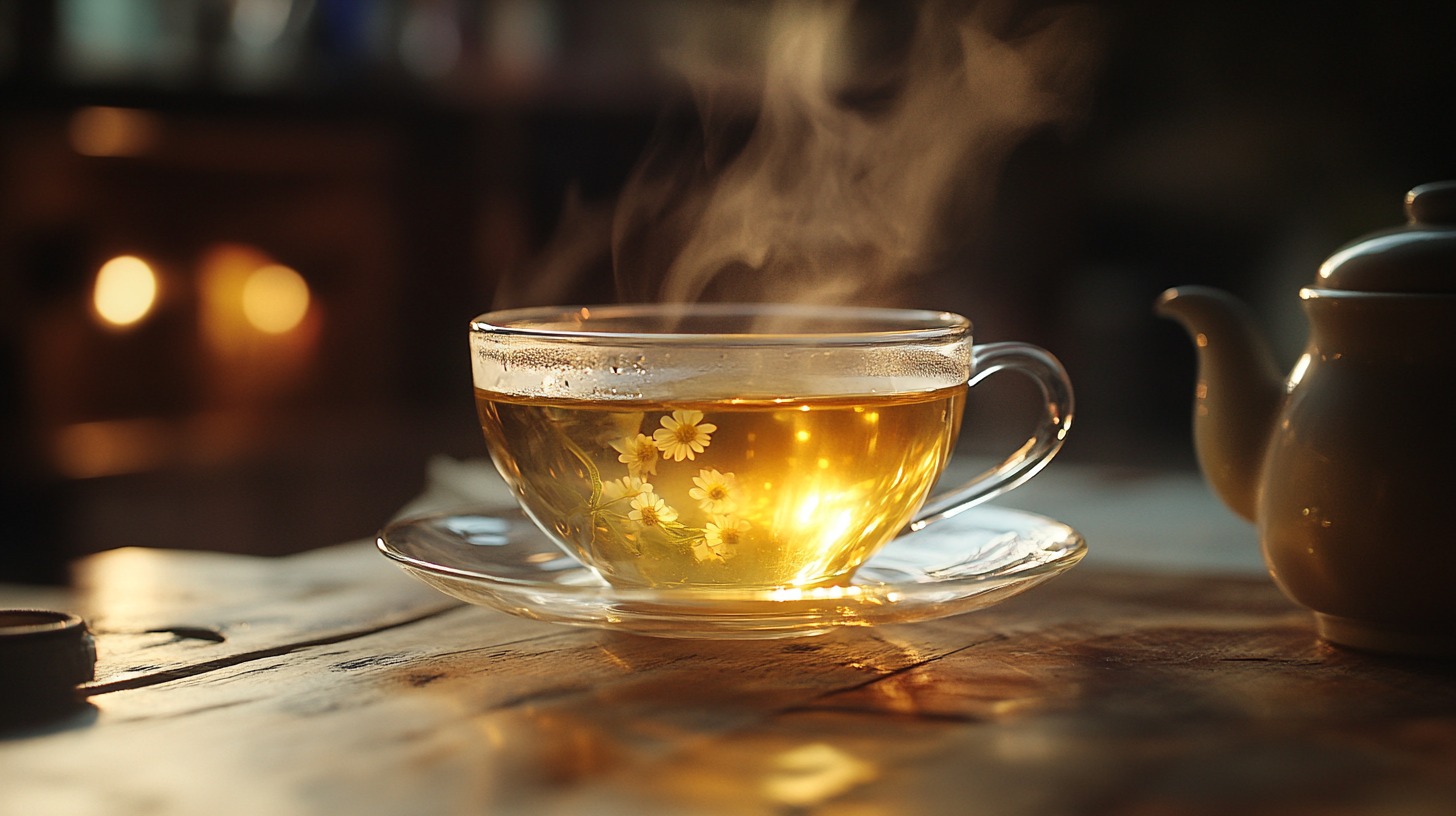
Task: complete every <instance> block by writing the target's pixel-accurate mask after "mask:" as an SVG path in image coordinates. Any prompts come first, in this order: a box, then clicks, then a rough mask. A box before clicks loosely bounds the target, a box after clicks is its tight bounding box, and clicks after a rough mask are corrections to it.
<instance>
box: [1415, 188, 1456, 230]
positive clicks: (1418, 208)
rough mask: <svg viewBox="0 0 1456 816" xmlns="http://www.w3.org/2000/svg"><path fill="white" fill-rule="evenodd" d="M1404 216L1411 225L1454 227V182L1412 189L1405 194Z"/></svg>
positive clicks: (1455, 214) (1455, 208)
mask: <svg viewBox="0 0 1456 816" xmlns="http://www.w3.org/2000/svg"><path fill="white" fill-rule="evenodd" d="M1405 214H1406V217H1407V218H1408V219H1410V222H1411V223H1412V224H1442V225H1448V224H1449V225H1456V181H1437V182H1432V183H1430V184H1422V185H1420V186H1419V187H1416V188H1414V189H1412V190H1411V191H1410V192H1409V193H1406V194H1405Z"/></svg>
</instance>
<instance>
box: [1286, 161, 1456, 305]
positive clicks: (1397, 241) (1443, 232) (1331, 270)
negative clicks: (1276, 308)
mask: <svg viewBox="0 0 1456 816" xmlns="http://www.w3.org/2000/svg"><path fill="white" fill-rule="evenodd" d="M1405 214H1406V218H1407V220H1408V223H1407V224H1406V225H1405V226H1403V227H1397V228H1395V229H1388V230H1381V231H1379V232H1375V233H1371V234H1370V235H1366V236H1364V237H1363V238H1358V239H1356V240H1355V241H1353V242H1351V243H1349V244H1346V245H1345V246H1343V247H1341V248H1340V249H1339V250H1338V251H1336V252H1335V254H1334V255H1331V256H1330V257H1329V259H1328V260H1326V261H1325V262H1324V264H1323V265H1322V266H1320V270H1319V276H1318V279H1317V280H1316V282H1315V284H1314V285H1315V288H1317V289H1338V290H1342V291H1346V292H1367V293H1381V292H1385V293H1396V294H1411V295H1417V294H1424V295H1436V294H1441V295H1446V294H1456V181H1437V182H1432V183H1430V184H1422V185H1420V186H1419V187H1416V188H1414V189H1412V190H1411V191H1410V192H1409V193H1406V195H1405Z"/></svg>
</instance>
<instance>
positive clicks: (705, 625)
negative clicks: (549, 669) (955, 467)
mask: <svg viewBox="0 0 1456 816" xmlns="http://www.w3.org/2000/svg"><path fill="white" fill-rule="evenodd" d="M378 544H379V549H380V551H381V552H383V553H384V554H385V555H386V556H388V557H389V558H391V559H393V560H394V561H396V562H397V563H398V564H399V565H400V566H401V567H403V568H404V570H405V571H406V572H408V573H410V574H411V575H413V576H415V577H416V578H419V579H420V580H422V581H424V582H425V583H427V584H429V585H430V586H432V587H434V588H436V589H438V590H440V591H441V592H444V593H445V594H447V595H452V596H454V597H456V598H459V599H460V600H463V601H467V602H469V603H473V604H480V605H482V606H489V607H494V608H496V609H500V610H502V611H505V612H509V613H511V614H513V615H519V616H521V617H526V618H533V619H536V620H543V621H552V622H555V623H566V624H572V625H576V626H594V627H599V628H603V629H614V630H617V631H624V632H634V633H637V634H641V635H653V636H657V637H677V638H718V639H744V638H783V637H797V636H802V635H815V634H822V633H824V632H827V631H829V630H830V629H832V628H834V627H836V626H879V625H884V624H890V623H912V622H915V621H926V620H934V619H936V618H945V617H949V616H951V615H959V614H961V613H963V612H970V611H972V610H976V609H983V608H985V607H988V606H991V605H992V604H995V603H998V602H1000V601H1003V600H1005V599H1007V598H1009V597H1011V596H1012V595H1016V594H1018V593H1020V592H1023V591H1025V590H1027V589H1030V588H1031V587H1033V586H1036V585H1037V584H1039V583H1041V582H1042V581H1045V580H1046V579H1048V578H1051V577H1052V576H1054V575H1057V574H1059V573H1061V572H1063V571H1065V570H1067V569H1069V568H1071V567H1072V566H1073V565H1074V564H1076V563H1077V562H1078V561H1080V560H1081V559H1082V556H1084V555H1086V553H1087V545H1086V542H1085V541H1084V540H1083V539H1082V536H1081V534H1080V533H1078V532H1077V531H1076V530H1073V529H1072V528H1071V527H1068V526H1067V525H1065V524H1062V523H1060V522H1057V521H1052V520H1051V519H1048V518H1044V517H1042V516H1037V515H1033V514H1031V513H1026V512H1022V511H1019V510H1012V509H1008V508H1003V507H992V506H982V507H976V508H972V509H970V510H968V511H966V512H964V513H961V514H960V515H958V516H955V517H954V518H950V519H946V520H944V521H941V522H939V523H937V524H935V525H933V526H931V527H928V528H926V529H924V530H921V531H920V532H917V533H912V534H909V535H905V536H901V537H900V538H897V539H895V540H894V541H892V542H890V543H889V544H887V545H886V546H885V547H884V548H883V549H881V550H880V552H878V553H877V554H876V555H875V557H874V558H872V559H870V560H869V561H868V562H866V563H865V564H864V565H863V566H861V567H860V569H859V571H858V572H856V573H855V574H854V576H853V577H852V578H851V579H849V581H848V582H847V583H846V584H845V585H843V586H832V587H820V588H816V589H779V590H752V591H750V590H731V589H725V590H713V591H710V592H701V591H697V590H694V591H691V592H685V591H682V590H670V589H668V590H662V589H619V588H616V587H613V586H610V585H609V584H607V583H606V582H605V581H603V580H602V579H601V577H600V576H599V575H598V574H597V573H596V572H595V571H594V570H591V569H589V568H587V567H585V566H582V564H581V563H580V562H578V561H576V560H575V559H573V558H571V557H570V556H568V555H566V554H565V553H564V552H563V551H562V550H561V549H559V548H558V547H557V546H556V545H555V544H553V543H552V542H551V541H550V540H549V539H547V538H546V536H545V535H544V534H543V533H541V532H540V530H538V529H537V528H536V526H535V525H534V524H532V523H531V521H530V520H529V519H527V518H526V517H525V516H524V515H523V514H522V513H520V511H518V510H514V509H513V510H509V511H489V512H481V513H478V514H477V513H454V514H448V515H434V516H424V517H419V518H412V519H404V520H401V521H397V522H394V523H392V524H390V525H389V526H387V527H385V528H384V530H383V531H381V532H380V534H379V541H378Z"/></svg>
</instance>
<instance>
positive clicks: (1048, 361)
mask: <svg viewBox="0 0 1456 816" xmlns="http://www.w3.org/2000/svg"><path fill="white" fill-rule="evenodd" d="M1002 370H1010V371H1019V372H1021V373H1022V374H1025V375H1026V376H1028V377H1030V378H1031V379H1032V380H1034V381H1035V382H1036V384H1037V386H1038V387H1039V388H1040V389H1041V393H1042V397H1043V398H1044V402H1045V404H1044V405H1043V409H1044V413H1043V415H1042V418H1041V419H1040V420H1039V424H1038V425H1037V426H1036V431H1035V432H1034V433H1033V434H1032V436H1031V438H1030V439H1028V440H1026V443H1025V444H1023V445H1022V446H1021V447H1020V448H1019V449H1017V451H1016V452H1015V453H1013V454H1011V456H1009V457H1007V458H1006V460H1005V461H1003V462H1002V463H1001V464H999V465H997V466H996V467H993V468H991V469H990V470H987V471H985V472H983V473H981V474H980V475H978V476H976V477H975V478H973V479H971V480H970V481H969V482H966V483H965V484H963V485H961V486H960V487H957V488H954V489H952V490H950V491H948V492H945V493H941V494H940V495H938V496H932V497H931V498H930V499H929V500H927V501H926V502H925V507H923V508H922V509H921V510H920V512H919V513H918V514H917V515H916V516H915V520H914V521H912V522H910V524H908V525H906V527H905V529H904V531H902V535H903V534H904V533H911V532H915V531H916V530H923V529H925V528H926V527H928V526H930V525H931V524H934V523H935V522H937V521H941V520H944V519H948V518H950V517H952V516H955V515H957V514H959V513H962V512H964V511H966V510H969V509H970V508H972V507H974V506H976V505H978V504H980V503H981V502H984V501H987V500H989V499H993V498H995V497H997V496H999V495H1001V494H1002V493H1005V492H1006V491H1008V490H1010V489H1011V488H1013V487H1016V486H1017V485H1019V484H1021V483H1022V482H1024V481H1026V480H1027V479H1030V478H1031V477H1032V476H1035V475H1036V472H1037V471H1039V470H1041V469H1042V468H1043V467H1045V466H1046V463H1047V462H1050V461H1051V458H1052V457H1053V456H1055V455H1056V453H1057V451H1058V450H1060V449H1061V447H1062V442H1064V441H1065V440H1066V438H1067V430H1068V429H1069V428H1071V427H1072V383H1071V381H1070V380H1069V379H1067V371H1066V369H1064V368H1062V364H1061V362H1060V361H1058V360H1057V358H1056V357H1053V356H1052V354H1051V352H1049V351H1047V350H1046V349H1043V348H1041V347H1039V346H1033V345H1031V344H1029V343H988V344H986V345H984V346H975V347H973V348H972V350H971V371H972V372H973V373H972V374H971V378H970V381H969V382H967V383H966V386H967V387H968V388H969V387H974V386H975V385H976V383H979V382H980V381H981V380H984V379H985V378H987V377H989V376H991V375H992V374H995V373H996V372H998V371H1002Z"/></svg>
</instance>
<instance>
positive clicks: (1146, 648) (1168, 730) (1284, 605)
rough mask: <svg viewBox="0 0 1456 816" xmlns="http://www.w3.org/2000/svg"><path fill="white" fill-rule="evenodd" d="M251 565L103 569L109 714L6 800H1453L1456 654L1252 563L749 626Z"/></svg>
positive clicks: (1444, 808)
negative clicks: (721, 628) (689, 637)
mask: <svg viewBox="0 0 1456 816" xmlns="http://www.w3.org/2000/svg"><path fill="white" fill-rule="evenodd" d="M366 556H367V557H366ZM138 558H141V559H145V560H144V562H135V563H133V562H132V561H131V559H138ZM235 558H236V557H227V556H219V557H207V558H192V557H191V554H175V553H167V554H163V553H138V552H133V553H130V554H121V555H117V556H114V557H110V558H103V559H97V560H94V561H93V562H91V563H89V564H88V565H87V575H88V579H87V581H88V583H87V586H88V587H89V588H88V589H86V590H84V591H83V593H82V595H81V596H80V597H79V598H78V599H77V601H78V603H81V604H83V605H84V606H86V607H87V608H88V609H89V610H90V611H91V612H92V613H94V614H96V615H97V622H98V629H99V630H100V634H99V636H98V640H99V641H100V643H101V644H102V646H103V652H104V653H105V654H106V657H105V659H104V663H103V671H102V673H101V676H100V678H99V680H98V683H97V685H96V687H95V688H94V689H93V692H94V693H93V696H92V697H91V701H92V703H93V705H94V708H93V709H92V710H90V711H88V712H85V713H83V714H80V715H78V716H77V717H76V718H75V719H73V720H71V721H69V722H66V723H61V724H57V725H56V726H54V727H52V728H49V729H46V730H44V731H43V732H30V733H25V734H18V735H10V736H9V738H7V739H0V814H7V816H8V814H22V813H24V814H29V813H97V814H101V813H105V814H123V815H125V814H142V813H146V814H183V813H204V812H205V813H211V814H232V813H239V814H241V813H272V814H312V813H322V812H349V813H353V814H396V813H481V812H490V813H530V814H537V813H548V814H549V813H573V814H574V813H593V814H614V813H621V814H634V816H640V815H641V814H644V813H704V812H706V813H728V814H739V813H741V814H776V813H844V814H872V813H873V814H881V813H884V814H898V813H906V814H911V813H913V814H922V813H932V814H934V813H947V814H950V813H955V814H960V813H998V814H1021V813H1025V814H1048V813H1098V814H1100V813H1127V814H1144V813H1150V814H1151V813H1157V814H1164V813H1167V814H1185V813H1186V814H1213V813H1231V812H1237V813H1242V814H1265V813H1268V814H1276V813H1277V814H1281V816H1287V815H1288V814H1315V813H1338V814H1389V813H1401V814H1407V813H1408V814H1427V813H1429V814H1442V816H1449V814H1450V813H1451V812H1453V803H1456V667H1453V666H1451V665H1449V664H1440V663H1421V662H1413V661H1396V660H1390V659H1382V658H1375V657H1369V656H1365V655H1361V654H1357V653H1352V652H1345V651H1339V650H1335V649H1332V648H1330V647H1328V646H1326V645H1323V644H1321V643H1319V642H1318V641H1316V639H1315V637H1314V634H1313V627H1312V622H1311V621H1310V619H1309V616H1308V615H1307V614H1306V613H1304V612H1303V611H1300V610H1298V609H1296V608H1294V607H1293V606H1291V605H1290V604H1289V603H1288V602H1287V601H1285V600H1284V599H1283V598H1282V596H1280V595H1279V594H1278V592H1277V591H1276V590H1275V589H1274V587H1273V586H1272V585H1271V584H1270V583H1269V582H1268V581H1267V580H1265V579H1262V578H1249V577H1217V576H1191V575H1170V574H1163V573H1138V572H1129V571H1110V570H1106V569H1095V568H1094V569H1082V568H1079V569H1078V570H1073V571H1072V572H1071V573H1069V574H1068V575H1066V576H1063V577H1061V578H1058V579H1056V580H1054V581H1052V582H1050V583H1048V584H1047V585H1045V586H1044V587H1041V588H1039V589H1037V590H1035V591H1033V592H1030V593H1027V594H1026V595H1023V596H1020V597H1018V598H1015V599H1013V600H1011V601H1009V602H1007V603H1005V604H1003V605H1001V606H998V607H995V608H993V609H989V610H985V611H982V612H978V613H974V614H970V615H965V616H961V617H959V618H953V619H948V620H943V621H938V622H934V623H929V624H920V625H915V626H902V627H887V628H883V629H878V630H871V631H862V630H844V631H837V632H834V633H832V634H829V635H825V636H822V637H817V638H808V639H800V640H786V641H765V642H741V643H735V642H702V641H699V642H695V641H670V640H655V639H649V638H641V637H636V636H631V635H621V634H615V633H610V632H600V631H595V630H577V629H570V628H565V627H559V626H553V625H550V624H543V623H538V622H532V621H527V620H521V619H517V618H513V617H510V616H507V615H504V614H501V613H496V612H493V611H490V610H486V609H480V608H475V607H465V606H456V605H453V604H452V603H451V602H449V601H444V602H443V603H442V600H441V598H440V596H436V595H435V594H434V593H432V592H429V591H428V590H424V589H423V588H422V587H418V586H417V585H416V584H415V582H413V581H411V580H410V579H408V578H406V577H405V576H403V575H402V574H400V573H399V572H398V571H397V570H395V569H394V568H393V567H392V566H391V565H390V564H388V563H387V562H385V561H384V560H383V559H382V558H379V556H377V555H376V554H374V553H372V552H369V551H368V547H367V544H358V545H351V546H347V547H343V548H334V549H332V550H327V551H320V552H317V553H312V554H309V555H308V556H299V557H295V558H291V559H279V560H276V561H266V560H255V559H243V560H242V561H235V560H234V559H235ZM371 559H372V560H371ZM376 561H377V563H376ZM142 566H145V569H142ZM138 576H150V578H148V580H147V581H143V580H141V579H140V578H139V577H138ZM148 581H150V583H149V582H148ZM190 627H197V629H198V631H194V632H191V634H193V635H202V634H203V632H204V631H211V630H215V631H217V632H220V633H222V634H224V635H225V639H224V640H223V641H221V642H217V641H215V640H210V639H208V638H206V637H189V636H187V635H186V634H183V635H179V634H177V633H176V631H175V630H177V629H183V630H187V629H189V628H190ZM153 629H155V630H166V631H159V632H153V633H151V634H149V635H146V634H138V632H142V633H145V632H146V631H147V630H153Z"/></svg>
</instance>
